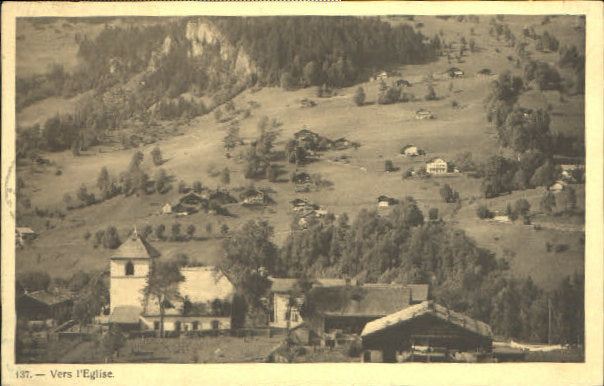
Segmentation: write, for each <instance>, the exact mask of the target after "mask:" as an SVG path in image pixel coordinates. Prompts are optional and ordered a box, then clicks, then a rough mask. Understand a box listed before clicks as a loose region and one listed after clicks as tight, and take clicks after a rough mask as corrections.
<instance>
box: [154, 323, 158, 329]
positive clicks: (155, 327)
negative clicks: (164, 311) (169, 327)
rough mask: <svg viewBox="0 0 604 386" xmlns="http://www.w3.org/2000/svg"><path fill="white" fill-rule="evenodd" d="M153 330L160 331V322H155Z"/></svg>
mask: <svg viewBox="0 0 604 386" xmlns="http://www.w3.org/2000/svg"><path fill="white" fill-rule="evenodd" d="M153 329H154V330H159V322H153Z"/></svg>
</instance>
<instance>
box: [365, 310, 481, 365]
mask: <svg viewBox="0 0 604 386" xmlns="http://www.w3.org/2000/svg"><path fill="white" fill-rule="evenodd" d="M361 339H362V341H363V349H364V350H365V353H364V355H363V359H364V360H365V361H382V362H402V361H416V360H419V361H476V360H479V359H480V357H481V356H483V355H485V354H488V353H490V352H491V351H492V345H493V335H492V332H491V328H490V327H489V326H488V325H487V324H485V323H483V322H480V321H477V320H474V319H472V318H470V317H468V316H466V315H463V314H460V313H457V312H454V311H451V310H449V309H448V308H446V307H443V306H441V305H438V304H436V303H434V302H433V301H425V302H422V303H420V304H416V305H413V306H410V307H407V308H405V309H402V310H401V311H398V312H396V313H393V314H390V315H387V316H385V317H383V318H381V319H377V320H374V321H372V322H369V323H367V324H366V325H365V328H364V329H363V332H362V333H361ZM376 352H377V354H378V355H374V354H376ZM376 359H377V360H376Z"/></svg>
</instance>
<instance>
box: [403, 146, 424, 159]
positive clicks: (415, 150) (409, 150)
mask: <svg viewBox="0 0 604 386" xmlns="http://www.w3.org/2000/svg"><path fill="white" fill-rule="evenodd" d="M425 154H426V152H425V151H423V150H422V149H420V148H419V147H417V146H415V145H406V146H404V147H403V148H402V149H401V155H402V156H405V157H417V156H420V155H425Z"/></svg>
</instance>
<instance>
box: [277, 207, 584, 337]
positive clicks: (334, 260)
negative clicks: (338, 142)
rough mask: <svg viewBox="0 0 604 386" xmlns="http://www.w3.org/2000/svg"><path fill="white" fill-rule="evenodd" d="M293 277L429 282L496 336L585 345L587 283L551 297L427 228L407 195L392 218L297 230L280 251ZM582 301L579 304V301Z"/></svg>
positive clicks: (460, 235) (448, 233)
mask: <svg viewBox="0 0 604 386" xmlns="http://www.w3.org/2000/svg"><path fill="white" fill-rule="evenodd" d="M281 259H282V260H281V262H282V264H284V267H287V269H286V270H284V271H283V272H281V273H284V274H286V275H287V276H293V277H302V276H308V277H320V276H341V275H344V276H346V277H356V278H358V279H360V280H361V281H364V282H382V283H403V284H409V283H429V284H430V285H431V287H432V291H433V295H434V297H435V299H436V300H437V301H438V302H441V303H443V304H445V305H447V306H450V307H452V308H453V309H455V310H457V311H460V312H464V313H468V314H469V315H471V316H472V317H474V318H477V319H479V320H483V321H485V322H487V323H489V324H490V325H491V326H492V327H493V329H494V332H495V333H496V334H499V335H502V336H505V337H511V338H517V339H523V340H528V341H534V342H546V341H547V340H548V301H549V302H550V304H549V307H550V308H551V309H552V315H553V320H552V327H551V328H552V331H551V334H552V336H551V339H552V341H553V342H559V343H580V342H582V339H583V338H582V328H583V327H582V326H583V314H582V312H583V311H582V310H583V303H582V301H581V300H580V299H582V294H583V281H582V277H581V276H579V275H575V276H573V277H572V278H567V279H565V280H564V281H563V282H562V283H561V285H560V286H559V287H558V288H557V289H556V290H555V291H552V292H551V293H548V292H545V291H543V290H541V289H539V288H538V287H537V286H536V285H535V284H534V283H533V281H532V280H531V278H530V277H528V278H513V277H511V276H510V272H509V269H508V264H507V262H506V261H505V260H503V259H496V258H495V255H494V254H493V253H491V252H490V251H488V250H486V249H483V248H480V247H478V246H477V245H476V244H475V242H474V241H473V240H471V239H470V238H469V237H467V236H466V235H465V233H464V232H463V231H462V230H460V229H456V228H454V227H452V226H450V225H448V224H446V223H444V222H442V221H430V222H424V216H423V214H422V212H421V211H420V210H419V209H418V208H417V205H416V203H415V201H414V200H413V199H412V198H410V197H407V198H406V199H404V200H402V201H401V203H400V204H399V205H398V206H397V207H395V208H394V210H393V211H392V212H391V213H390V214H389V215H387V216H380V215H379V214H378V213H377V211H368V210H362V211H361V212H360V213H359V214H358V216H357V218H356V220H355V221H354V222H352V224H349V223H348V221H347V218H346V216H342V217H340V218H339V219H338V220H335V219H334V218H333V217H332V218H327V219H326V220H324V221H321V220H318V221H316V222H315V223H314V224H311V225H310V226H308V227H307V230H305V231H298V232H292V234H291V235H290V236H289V238H288V239H287V241H286V244H285V246H284V248H283V249H282V251H281ZM577 299H579V300H577Z"/></svg>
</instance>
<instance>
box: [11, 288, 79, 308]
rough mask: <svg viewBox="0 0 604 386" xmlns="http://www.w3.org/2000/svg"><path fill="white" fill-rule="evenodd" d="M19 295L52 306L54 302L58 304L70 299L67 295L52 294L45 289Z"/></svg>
mask: <svg viewBox="0 0 604 386" xmlns="http://www.w3.org/2000/svg"><path fill="white" fill-rule="evenodd" d="M21 297H29V298H31V299H34V300H35V301H37V302H39V303H42V304H45V305H47V306H52V305H55V304H60V303H63V302H66V301H69V300H71V298H70V297H68V296H65V295H57V294H52V293H50V292H47V291H35V292H29V293H26V294H23V295H21Z"/></svg>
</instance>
